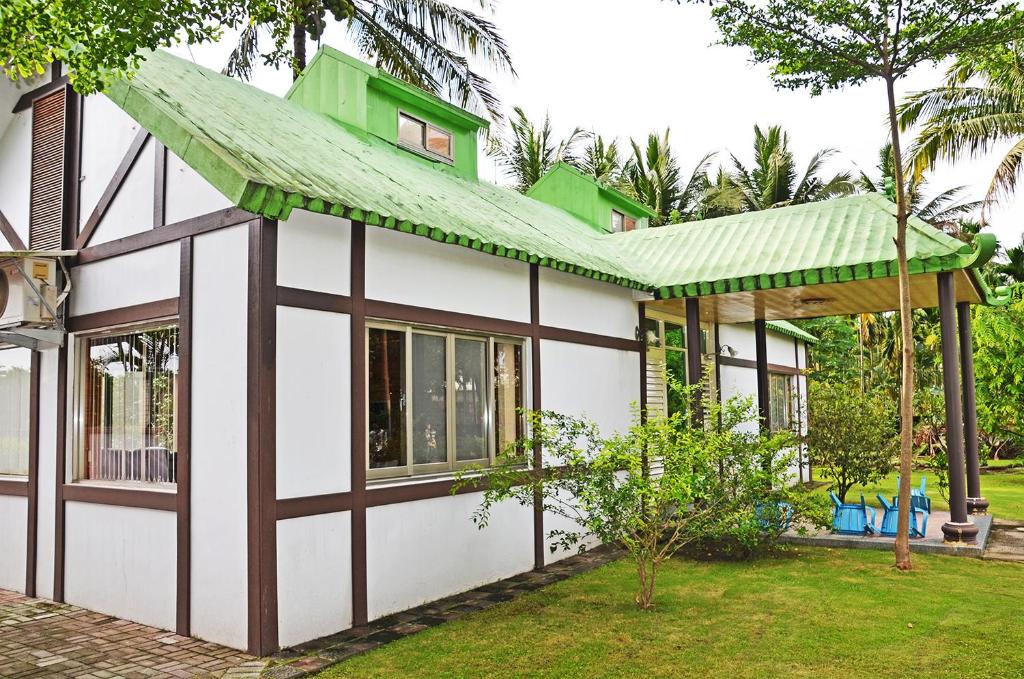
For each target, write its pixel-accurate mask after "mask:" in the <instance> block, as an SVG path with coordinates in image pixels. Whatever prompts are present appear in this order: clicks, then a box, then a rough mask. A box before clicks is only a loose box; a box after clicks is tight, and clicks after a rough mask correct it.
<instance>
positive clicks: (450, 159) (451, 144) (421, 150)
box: [396, 109, 455, 165]
mask: <svg viewBox="0 0 1024 679" xmlns="http://www.w3.org/2000/svg"><path fill="white" fill-rule="evenodd" d="M402 118H407V119H408V120H411V121H413V122H416V123H419V124H420V125H422V126H423V134H422V136H421V138H420V143H419V144H411V143H409V142H407V141H405V140H403V139H402V138H401V134H400V133H401V129H402ZM428 130H433V131H434V132H440V133H441V134H443V135H445V136H447V137H448V148H449V149H451V155H447V156H446V155H444V154H443V153H438V152H436V151H432V150H431V149H429V148H427V132H428ZM398 131H399V134H398V135H396V139H398V146H399V147H400V148H403V149H405V150H407V151H412V152H413V153H417V154H419V155H422V156H426V157H427V158H429V159H431V160H438V161H440V162H442V163H447V164H449V165H451V164H453V163H454V162H455V135H454V134H452V132H451V131H450V130H446V129H444V128H443V127H438V126H437V125H434V124H433V123H431V122H429V121H426V120H423V119H422V118H420V117H418V116H414V115H412V114H410V113H406V112H405V111H403V110H401V109H399V111H398Z"/></svg>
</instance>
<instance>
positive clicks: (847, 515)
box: [828, 491, 877, 535]
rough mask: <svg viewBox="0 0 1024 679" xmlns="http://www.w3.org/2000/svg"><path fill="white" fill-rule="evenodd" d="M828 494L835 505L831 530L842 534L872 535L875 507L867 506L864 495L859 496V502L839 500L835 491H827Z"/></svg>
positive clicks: (873, 531)
mask: <svg viewBox="0 0 1024 679" xmlns="http://www.w3.org/2000/svg"><path fill="white" fill-rule="evenodd" d="M828 496H829V497H830V498H831V499H832V504H833V505H835V511H834V513H833V514H832V532H833V533H840V534H842V535H874V534H875V533H876V529H875V517H876V516H877V515H876V514H875V508H874V507H869V506H868V505H867V503H866V502H864V496H863V495H861V496H860V502H859V503H850V502H840V500H839V497H838V496H836V494H835V493H833V492H831V491H829V494H828Z"/></svg>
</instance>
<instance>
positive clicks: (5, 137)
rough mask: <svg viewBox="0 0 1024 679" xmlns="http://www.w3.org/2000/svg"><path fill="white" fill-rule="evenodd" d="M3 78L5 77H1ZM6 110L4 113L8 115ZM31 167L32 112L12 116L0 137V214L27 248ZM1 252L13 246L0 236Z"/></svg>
mask: <svg viewBox="0 0 1024 679" xmlns="http://www.w3.org/2000/svg"><path fill="white" fill-rule="evenodd" d="M0 77H2V76H0ZM8 111H10V109H6V110H5V111H4V112H5V113H6V112H8ZM31 166H32V110H31V109H29V110H27V111H22V112H20V113H17V114H15V115H13V116H11V120H10V122H9V123H8V125H7V129H6V130H4V131H3V133H2V135H0V212H3V213H4V216H5V217H7V220H8V221H9V222H10V223H11V226H13V227H14V230H15V231H16V232H17V233H18V235H19V236H21V239H22V240H23V241H25V244H26V245H28V209H29V183H30V179H31V175H30V172H29V169H30V168H31ZM0 249H4V250H7V249H10V243H8V242H7V241H6V239H4V237H3V236H0Z"/></svg>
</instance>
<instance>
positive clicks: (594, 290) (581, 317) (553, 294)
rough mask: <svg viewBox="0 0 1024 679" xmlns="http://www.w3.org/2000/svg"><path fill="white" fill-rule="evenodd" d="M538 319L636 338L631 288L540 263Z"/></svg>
mask: <svg viewBox="0 0 1024 679" xmlns="http://www.w3.org/2000/svg"><path fill="white" fill-rule="evenodd" d="M540 322H541V324H542V325H552V326H555V327H557V328H569V329H571V330H582V331H584V332H592V333H596V334H599V335H610V336H613V337H624V338H626V339H635V338H636V324H637V305H636V302H634V301H633V293H632V291H630V290H628V289H626V288H623V287H620V286H618V285H612V284H611V283H602V282H601V281H595V280H593V279H590V278H584V277H583V276H577V275H574V274H570V273H565V272H564V271H557V270H555V269H549V268H547V267H542V268H541V269H540Z"/></svg>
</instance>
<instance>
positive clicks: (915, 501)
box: [892, 476, 932, 514]
mask: <svg viewBox="0 0 1024 679" xmlns="http://www.w3.org/2000/svg"><path fill="white" fill-rule="evenodd" d="M927 483H928V477H927V476H922V477H921V487H920V488H911V489H910V506H911V507H914V508H915V509H923V510H924V511H926V512H928V513H929V514H931V513H932V499H931V498H930V497H928V496H927V495H926V494H925V487H926V485H927ZM899 494H900V480H899V477H896V495H894V496H893V498H892V503H893V504H894V505H895V504H898V503H899Z"/></svg>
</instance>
